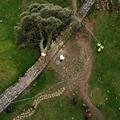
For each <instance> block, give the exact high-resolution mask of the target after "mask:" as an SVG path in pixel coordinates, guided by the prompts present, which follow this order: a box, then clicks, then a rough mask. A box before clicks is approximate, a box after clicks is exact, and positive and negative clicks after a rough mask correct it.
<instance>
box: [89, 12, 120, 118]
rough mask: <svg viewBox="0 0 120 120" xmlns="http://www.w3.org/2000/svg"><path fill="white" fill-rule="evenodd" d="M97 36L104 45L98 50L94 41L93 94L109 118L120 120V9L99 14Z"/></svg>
mask: <svg viewBox="0 0 120 120" xmlns="http://www.w3.org/2000/svg"><path fill="white" fill-rule="evenodd" d="M94 17H95V18H96V27H95V33H96V37H97V38H98V40H100V42H101V43H102V44H103V45H104V46H105V48H104V50H103V51H102V52H101V53H97V52H96V51H97V48H96V42H95V41H94V40H93V49H94V59H95V61H94V69H93V75H92V77H91V83H90V96H91V98H92V100H93V102H94V103H95V104H96V105H97V106H98V108H100V109H101V110H102V111H103V113H104V115H105V116H106V118H107V120H119V119H120V87H119V86H120V41H119V40H120V21H119V19H120V12H119V13H112V14H111V15H110V14H108V13H100V12H98V13H96V15H94Z"/></svg>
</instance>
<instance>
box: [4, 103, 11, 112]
mask: <svg viewBox="0 0 120 120" xmlns="http://www.w3.org/2000/svg"><path fill="white" fill-rule="evenodd" d="M5 111H6V112H7V113H11V112H12V104H10V105H9V106H7V107H6V109H5Z"/></svg>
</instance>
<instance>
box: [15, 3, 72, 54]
mask: <svg viewBox="0 0 120 120" xmlns="http://www.w3.org/2000/svg"><path fill="white" fill-rule="evenodd" d="M71 16H72V12H71V10H69V9H67V8H62V7H61V6H58V5H53V4H39V3H34V4H32V5H30V6H28V8H27V9H26V10H25V11H24V12H23V13H21V14H20V18H21V20H20V23H19V24H18V25H17V27H16V33H17V43H18V44H23V43H24V45H26V46H29V45H32V46H36V45H37V46H39V47H40V50H41V52H42V51H46V50H47V49H48V48H49V47H50V44H51V43H52V41H53V40H55V38H56V37H57V36H58V35H59V34H60V32H61V31H62V30H64V28H65V27H66V26H67V25H69V24H70V22H71V18H72V17H71Z"/></svg>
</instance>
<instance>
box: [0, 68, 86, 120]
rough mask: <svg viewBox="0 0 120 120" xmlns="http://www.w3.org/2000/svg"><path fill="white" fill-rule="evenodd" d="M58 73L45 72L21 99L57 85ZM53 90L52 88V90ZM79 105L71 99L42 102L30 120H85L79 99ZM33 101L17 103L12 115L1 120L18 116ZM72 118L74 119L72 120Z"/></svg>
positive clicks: (4, 116) (0, 117)
mask: <svg viewBox="0 0 120 120" xmlns="http://www.w3.org/2000/svg"><path fill="white" fill-rule="evenodd" d="M58 81H59V80H58V78H57V73H55V72H54V71H53V70H52V69H48V70H47V71H45V72H44V73H43V74H42V75H41V76H40V77H39V78H38V79H37V82H36V83H35V85H34V86H33V87H32V89H31V90H30V91H29V92H28V93H26V95H24V96H21V97H20V100H21V99H25V98H31V97H34V96H35V95H37V94H38V93H39V92H43V91H45V90H47V89H48V88H50V87H51V86H53V85H54V84H55V83H57V82H58ZM51 89H52V88H51ZM77 101H78V102H77V105H76V106H74V105H73V103H72V96H71V97H64V96H61V97H58V98H54V99H52V100H47V101H45V102H42V103H41V104H40V105H39V107H38V109H37V111H36V112H35V114H34V115H33V116H32V117H30V118H28V120H40V119H41V120H79V119H80V120H83V115H84V114H83V110H82V107H81V104H82V102H81V100H80V98H79V97H77ZM31 102H32V100H28V101H23V102H17V103H14V104H13V112H12V113H10V114H7V113H2V114H1V115H0V120H10V119H12V118H13V117H15V116H16V115H19V113H21V112H22V111H23V109H24V108H28V107H29V106H30V105H31ZM72 117H73V118H74V119H72Z"/></svg>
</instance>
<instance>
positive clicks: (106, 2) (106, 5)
mask: <svg viewBox="0 0 120 120" xmlns="http://www.w3.org/2000/svg"><path fill="white" fill-rule="evenodd" d="M95 7H96V9H98V10H104V11H106V10H107V11H112V10H114V9H116V8H117V6H116V5H115V1H114V0H96V5H95Z"/></svg>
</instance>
